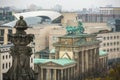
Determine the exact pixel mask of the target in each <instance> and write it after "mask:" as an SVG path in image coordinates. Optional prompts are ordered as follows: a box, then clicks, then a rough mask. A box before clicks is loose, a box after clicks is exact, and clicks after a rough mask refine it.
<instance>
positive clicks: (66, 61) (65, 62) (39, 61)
mask: <svg viewBox="0 0 120 80" xmlns="http://www.w3.org/2000/svg"><path fill="white" fill-rule="evenodd" d="M48 62H53V63H56V64H59V65H61V66H65V65H69V64H73V63H75V61H74V60H70V59H66V58H61V59H39V58H36V59H34V63H35V64H45V63H48Z"/></svg>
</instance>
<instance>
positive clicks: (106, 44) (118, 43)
mask: <svg viewBox="0 0 120 80" xmlns="http://www.w3.org/2000/svg"><path fill="white" fill-rule="evenodd" d="M113 45H120V42H110V43H104V44H103V46H113Z"/></svg>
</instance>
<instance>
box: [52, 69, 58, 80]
mask: <svg viewBox="0 0 120 80" xmlns="http://www.w3.org/2000/svg"><path fill="white" fill-rule="evenodd" d="M56 73H57V70H56V69H54V70H53V78H54V79H53V80H57V75H56Z"/></svg>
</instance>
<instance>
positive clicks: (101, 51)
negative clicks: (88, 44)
mask: <svg viewBox="0 0 120 80" xmlns="http://www.w3.org/2000/svg"><path fill="white" fill-rule="evenodd" d="M106 54H107V52H105V51H103V50H99V55H100V56H103V55H106Z"/></svg>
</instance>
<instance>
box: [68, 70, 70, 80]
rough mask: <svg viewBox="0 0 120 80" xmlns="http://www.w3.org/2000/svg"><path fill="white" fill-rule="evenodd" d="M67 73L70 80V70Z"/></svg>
mask: <svg viewBox="0 0 120 80" xmlns="http://www.w3.org/2000/svg"><path fill="white" fill-rule="evenodd" d="M67 73H68V80H70V68H68V69H67Z"/></svg>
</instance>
